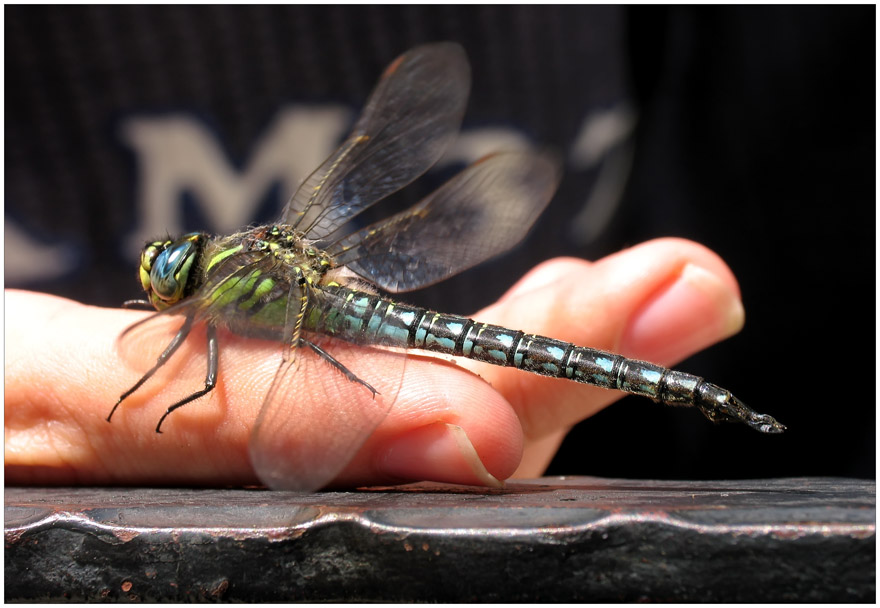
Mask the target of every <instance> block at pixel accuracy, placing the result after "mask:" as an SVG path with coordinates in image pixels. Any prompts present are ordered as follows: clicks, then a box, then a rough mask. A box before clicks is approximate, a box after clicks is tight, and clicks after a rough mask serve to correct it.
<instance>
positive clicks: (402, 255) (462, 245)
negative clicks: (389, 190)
mask: <svg viewBox="0 0 880 608" xmlns="http://www.w3.org/2000/svg"><path fill="white" fill-rule="evenodd" d="M559 176H560V170H559V163H558V162H557V161H556V159H555V158H554V157H552V156H549V155H544V154H538V153H528V152H517V153H502V154H495V155H492V156H488V157H486V158H484V159H482V160H480V161H478V162H477V163H475V164H473V165H472V166H470V167H468V168H467V169H465V170H464V171H462V172H461V173H459V174H458V175H456V176H455V177H454V178H452V179H451V180H450V181H448V182H447V183H446V184H444V185H443V186H441V187H440V188H439V189H437V190H436V191H434V192H433V193H432V194H430V195H429V196H428V197H426V198H425V199H423V200H422V201H421V202H419V203H417V204H416V205H414V206H413V207H411V208H409V209H407V210H405V211H403V212H401V213H398V214H396V215H393V216H391V217H390V218H388V219H387V220H384V221H381V222H378V223H376V224H374V225H372V226H368V227H367V228H364V229H363V230H360V231H358V232H355V233H353V234H351V235H349V236H347V237H345V238H343V239H341V240H340V241H338V242H336V243H334V244H333V245H331V246H329V247H328V251H329V252H330V253H331V255H333V256H334V259H335V260H336V262H337V263H338V264H340V265H345V266H347V267H348V268H350V269H351V270H353V271H354V272H356V273H357V274H359V275H360V276H362V277H364V278H365V279H367V280H369V281H370V282H372V283H375V284H376V285H378V286H379V287H381V288H382V289H384V290H386V291H389V292H392V293H396V292H402V291H409V290H412V289H418V288H421V287H425V286H427V285H430V284H432V283H436V282H438V281H442V280H443V279H445V278H447V277H450V276H452V275H454V274H457V273H459V272H461V271H462V270H465V269H467V268H470V267H471V266H474V265H476V264H479V263H480V262H483V261H485V260H487V259H489V258H491V257H493V256H495V255H498V254H500V253H503V252H504V251H507V250H508V249H510V248H511V247H513V246H514V245H515V244H516V243H518V242H519V241H520V240H522V239H523V237H525V235H526V233H527V232H528V231H529V229H530V228H531V227H532V224H534V222H535V220H536V219H537V218H538V216H539V215H540V214H541V212H542V211H543V210H544V208H545V207H546V206H547V203H549V202H550V199H551V198H552V197H553V193H554V192H555V191H556V187H557V185H558V183H559Z"/></svg>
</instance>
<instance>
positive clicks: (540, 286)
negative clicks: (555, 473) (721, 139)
mask: <svg viewBox="0 0 880 608" xmlns="http://www.w3.org/2000/svg"><path fill="white" fill-rule="evenodd" d="M477 318H479V319H480V320H484V321H488V322H491V323H497V324H499V325H505V326H508V327H512V328H515V329H522V330H524V331H528V332H531V333H537V334H541V335H546V336H550V337H553V338H557V339H561V340H565V341H568V342H573V343H574V344H577V345H580V346H590V347H593V348H599V349H602V350H608V351H612V352H617V353H620V354H623V355H625V356H627V357H631V358H636V359H643V360H650V361H653V362H656V363H659V364H662V365H667V366H668V365H672V364H673V363H675V362H677V361H679V360H681V359H683V358H685V357H687V356H688V355H690V354H693V353H694V352H697V351H698V350H700V349H702V348H705V347H707V346H709V345H711V344H713V343H715V342H717V341H719V340H721V339H723V338H725V337H727V336H730V335H732V334H733V333H736V332H737V331H738V330H739V329H740V328H741V326H742V323H743V318H744V316H743V309H742V304H741V302H740V299H739V289H738V286H737V284H736V280H735V278H734V277H733V274H732V273H731V271H730V270H729V269H728V268H727V266H726V265H725V264H724V262H723V261H722V260H721V259H720V258H719V257H718V256H717V255H715V254H714V253H712V252H711V251H709V250H708V249H706V248H705V247H702V246H700V245H698V244H696V243H692V242H690V241H685V240H681V239H659V240H655V241H651V242H648V243H644V244H642V245H639V246H636V247H633V248H631V249H627V250H625V251H622V252H620V253H617V254H615V255H612V256H609V257H607V258H604V259H602V260H600V261H598V262H596V263H587V262H583V261H580V260H571V259H563V260H553V261H550V262H548V263H546V264H543V265H541V266H540V267H538V268H536V269H535V270H533V271H532V272H531V273H529V275H527V276H526V277H524V278H523V280H522V281H520V282H519V283H517V285H515V286H514V287H513V288H512V289H511V290H510V292H509V293H508V294H506V295H505V296H504V297H503V298H502V299H501V300H500V301H499V302H498V303H497V304H495V305H493V306H491V307H489V308H487V309H486V310H484V311H482V312H480V313H479V314H478V315H477ZM479 373H480V374H481V375H482V376H483V377H485V378H486V379H487V380H489V381H490V382H491V383H492V385H493V386H494V387H495V388H496V389H498V390H499V392H501V394H502V395H504V396H505V397H506V398H507V399H508V400H509V401H510V402H511V404H512V405H513V407H514V408H515V409H516V411H517V413H518V415H519V417H520V420H521V421H522V424H523V431H524V433H525V436H526V456H525V457H524V462H526V463H527V464H528V463H529V462H537V463H539V464H537V465H534V466H533V468H531V469H529V472H530V473H532V474H534V473H535V470H536V468H540V467H543V466H545V465H546V462H547V461H549V457H551V456H552V453H554V452H555V449H556V447H557V446H558V443H559V441H561V439H562V438H563V437H564V435H565V433H566V432H567V430H568V429H569V428H570V427H571V426H572V425H573V424H575V423H577V422H579V421H580V420H583V419H584V418H586V417H588V416H590V415H592V414H593V413H595V412H596V411H598V410H599V409H601V408H603V407H605V406H607V405H608V404H609V403H611V402H613V401H614V400H616V399H618V398H620V396H622V394H621V393H619V392H617V391H608V390H604V389H599V388H595V387H586V386H583V385H578V384H576V383H573V382H566V381H561V380H556V379H549V378H543V377H540V376H536V375H533V374H523V373H522V372H519V371H518V370H514V369H511V368H489V367H488V366H481V367H479ZM539 444H540V449H538V448H537V447H535V446H538V445H539ZM532 448H535V450H536V451H537V452H540V455H539V456H534V455H533V454H532V453H531V452H530V450H531V449H532Z"/></svg>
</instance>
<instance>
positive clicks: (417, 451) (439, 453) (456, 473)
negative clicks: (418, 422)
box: [379, 422, 504, 488]
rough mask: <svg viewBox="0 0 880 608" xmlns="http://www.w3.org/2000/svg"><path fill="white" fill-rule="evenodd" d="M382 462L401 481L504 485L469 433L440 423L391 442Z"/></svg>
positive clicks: (382, 465)
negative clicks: (475, 445)
mask: <svg viewBox="0 0 880 608" xmlns="http://www.w3.org/2000/svg"><path fill="white" fill-rule="evenodd" d="M379 458H380V461H379V468H380V469H381V470H382V471H383V472H384V473H387V474H389V475H392V476H394V477H398V478H400V479H407V480H413V481H440V482H444V483H460V484H465V485H471V486H488V487H492V488H500V487H503V485H504V484H503V483H502V482H501V481H499V480H498V479H496V478H495V477H494V476H492V474H491V473H489V471H488V470H486V467H485V465H484V464H483V461H482V460H480V456H479V454H477V450H476V449H475V448H474V444H473V443H471V440H470V439H468V436H467V433H465V431H464V429H463V428H461V427H460V426H458V425H455V424H447V423H444V422H438V423H435V424H429V425H427V426H423V427H420V428H417V429H415V430H413V431H410V432H409V433H407V434H406V435H404V436H402V437H398V438H397V439H396V440H394V441H393V442H391V443H390V444H389V445H388V446H387V447H386V448H385V451H384V452H383V453H382V455H381V456H380V457H379Z"/></svg>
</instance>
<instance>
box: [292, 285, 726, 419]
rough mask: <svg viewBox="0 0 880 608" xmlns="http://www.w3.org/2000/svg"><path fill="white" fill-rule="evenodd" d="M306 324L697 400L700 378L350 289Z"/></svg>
mask: <svg viewBox="0 0 880 608" xmlns="http://www.w3.org/2000/svg"><path fill="white" fill-rule="evenodd" d="M325 291H326V292H327V293H328V294H329V295H331V297H330V298H329V299H328V301H327V302H326V303H325V305H324V307H323V308H322V309H321V310H317V309H316V310H313V311H312V312H311V314H310V315H309V318H308V319H307V321H306V329H309V330H312V331H317V332H319V333H324V334H327V335H331V336H335V337H337V338H340V339H343V340H346V341H348V342H354V343H358V344H383V345H387V346H395V347H400V348H412V349H420V350H427V351H433V352H439V353H445V354H449V355H453V356H457V357H467V358H468V359H474V360H477V361H484V362H486V363H491V364H493V365H501V366H505V367H516V368H518V369H521V370H525V371H529V372H532V373H535V374H541V375H543V376H551V377H555V378H567V379H569V380H574V381H576V382H581V383H584V384H591V385H594V386H600V387H603V388H608V389H614V390H620V391H625V392H627V393H634V394H637V395H643V396H645V397H650V398H651V399H655V400H658V401H661V402H663V403H667V404H669V405H692V404H693V403H694V400H695V399H696V398H697V396H698V392H699V391H700V390H701V389H705V388H707V387H709V386H713V385H709V384H708V383H705V382H704V381H703V379H702V378H700V377H698V376H694V375H692V374H686V373H684V372H678V371H674V370H669V369H667V368H665V367H662V366H659V365H655V364H653V363H648V362H645V361H636V360H634V359H627V358H626V357H623V356H621V355H615V354H613V353H608V352H605V351H601V350H596V349H593V348H586V347H582V346H575V345H574V344H571V343H568V342H562V341H560V340H554V339H553V338H547V337H544V336H538V335H534V334H527V333H524V332H522V331H515V330H511V329H507V328H505V327H500V326H498V325H489V324H488V323H481V322H477V321H474V320H472V319H469V318H467V317H462V316H458V315H451V314H444V313H438V312H434V311H429V310H426V309H424V308H419V307H416V306H410V305H407V304H400V303H397V302H393V301H391V300H387V299H385V298H382V297H380V296H377V295H373V294H368V293H364V292H360V291H355V290H351V289H348V288H345V287H329V288H325Z"/></svg>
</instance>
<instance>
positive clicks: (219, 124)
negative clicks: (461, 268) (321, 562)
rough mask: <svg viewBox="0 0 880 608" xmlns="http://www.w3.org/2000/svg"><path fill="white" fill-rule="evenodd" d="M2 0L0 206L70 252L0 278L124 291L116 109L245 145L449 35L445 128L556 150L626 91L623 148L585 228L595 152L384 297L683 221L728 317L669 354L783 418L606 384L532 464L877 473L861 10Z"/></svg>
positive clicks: (871, 205) (127, 159)
mask: <svg viewBox="0 0 880 608" xmlns="http://www.w3.org/2000/svg"><path fill="white" fill-rule="evenodd" d="M5 17H6V23H5V26H6V31H5V35H6V36H5V45H6V46H5V50H6V82H5V84H6V97H5V102H6V115H5V127H6V142H5V153H6V154H5V177H6V179H5V212H6V220H7V222H11V223H14V224H15V225H16V226H17V227H19V228H20V229H23V230H24V231H25V232H26V233H27V234H28V236H29V237H30V238H32V239H34V240H37V241H40V242H43V243H47V244H52V243H66V244H69V245H70V246H71V247H72V251H73V253H72V256H73V262H74V268H73V270H72V271H70V272H68V273H66V274H65V275H64V276H62V277H60V278H57V279H54V280H52V281H21V282H18V283H16V284H11V283H7V287H11V286H18V287H26V288H31V289H38V290H42V291H47V292H51V293H55V294H59V295H64V296H67V297H72V298H75V299H78V300H80V301H83V302H88V303H93V304H100V305H105V306H113V305H118V304H119V303H120V302H121V301H123V300H125V299H128V298H130V297H135V296H137V284H136V282H135V280H134V271H133V270H132V266H131V263H130V261H129V260H125V259H123V257H122V254H121V249H122V242H123V235H124V234H126V233H129V232H131V231H132V230H133V226H134V221H135V217H134V215H133V210H132V204H131V201H132V197H133V192H134V188H135V180H136V171H135V166H134V159H133V158H132V156H131V153H130V151H128V150H127V149H126V148H125V147H123V146H122V145H121V144H120V143H119V138H118V135H117V133H116V129H117V128H118V125H119V121H120V120H121V118H123V117H125V116H129V115H132V114H135V113H161V112H166V111H180V110H183V111H186V112H190V113H192V114H194V115H198V116H200V117H202V119H203V120H204V121H205V123H207V124H209V125H211V126H212V128H213V129H214V130H215V132H216V135H217V137H218V138H220V139H221V140H222V141H223V143H224V145H225V147H226V150H227V153H228V155H229V157H230V158H232V159H233V160H235V161H236V162H238V163H242V162H244V160H245V159H246V158H247V155H248V153H249V152H250V146H251V145H252V143H253V141H254V140H255V139H256V138H257V137H258V136H259V134H260V132H261V129H263V128H265V126H266V124H267V122H268V121H269V120H270V119H271V117H272V116H273V113H274V112H275V111H276V110H277V108H278V107H279V105H281V104H284V103H291V102H297V101H311V102H316V101H327V102H333V103H344V104H348V105H350V106H351V107H352V108H358V107H360V105H361V104H362V103H363V101H364V100H365V98H366V95H367V94H368V92H369V90H370V89H371V87H372V85H373V83H374V82H375V80H376V78H377V76H378V75H379V74H380V73H381V70H382V68H383V67H384V66H385V65H386V64H387V63H388V62H389V61H390V60H391V59H392V58H394V57H395V56H396V55H398V54H399V53H401V52H403V51H404V50H406V49H407V48H410V47H412V46H414V45H416V44H418V43H420V42H425V41H432V40H456V41H458V42H460V43H461V44H463V45H464V47H465V49H466V50H467V52H468V55H469V57H470V60H471V62H472V64H473V77H474V84H473V93H472V97H471V102H470V104H469V107H468V113H467V115H466V118H465V128H467V127H469V126H470V127H475V126H480V125H504V124H509V125H514V126H516V127H517V128H518V129H521V130H522V131H524V132H525V133H527V134H528V135H529V136H530V137H531V138H533V140H534V141H536V142H540V143H542V144H546V145H550V146H553V147H555V148H557V149H559V150H562V151H566V150H569V149H570V147H571V145H572V143H573V141H574V140H575V137H576V135H577V132H578V130H579V129H580V127H581V125H582V123H583V120H584V117H585V116H586V115H587V114H588V112H589V111H590V110H591V109H595V108H602V107H608V106H611V105H614V104H616V103H619V102H621V101H623V100H626V99H630V100H631V101H633V102H634V103H635V106H636V107H637V108H638V111H639V123H638V127H637V130H636V133H635V140H634V142H635V157H634V164H633V167H632V173H631V176H630V179H629V182H628V185H627V189H626V191H625V194H624V196H623V199H622V202H621V205H620V206H619V208H618V209H617V211H616V213H615V215H614V216H613V218H612V220H611V223H610V225H609V226H608V227H607V229H604V230H603V231H602V234H601V235H600V237H599V238H598V239H596V240H594V241H593V242H591V243H589V244H588V245H582V244H576V243H575V242H574V241H573V240H572V239H571V238H570V234H569V233H568V232H567V230H566V228H567V226H568V225H569V224H570V219H571V217H572V216H573V214H574V213H576V211H577V210H578V209H579V207H580V205H582V204H583V201H584V200H585V199H586V197H587V194H588V192H589V189H590V187H591V186H592V185H593V183H594V181H595V178H596V174H595V171H592V170H588V169H578V168H576V167H567V174H566V177H565V179H564V181H563V184H562V186H561V189H560V192H559V195H558V196H557V197H556V199H555V200H554V202H553V203H552V204H551V207H550V209H549V210H548V212H547V213H546V214H545V216H544V217H543V218H542V219H541V220H540V221H539V222H538V225H537V226H536V229H535V230H534V231H533V233H532V234H531V236H530V237H529V239H528V241H527V242H526V243H525V244H524V245H523V246H522V247H520V248H518V249H517V250H516V251H514V252H513V253H511V254H510V255H508V256H505V257H504V258H502V259H501V260H497V261H495V262H492V263H490V264H487V265H484V266H482V267H480V268H477V269H474V270H472V271H469V272H467V273H464V274H463V275H461V276H460V277H456V278H455V279H453V280H451V281H449V282H447V283H445V284H444V286H443V287H442V288H436V289H429V290H426V291H425V292H422V293H418V294H412V297H408V298H407V299H409V300H411V301H415V303H419V304H423V305H427V306H431V307H436V308H438V309H440V310H448V311H450V312H459V313H464V314H467V313H471V312H473V311H475V310H477V309H478V308H479V307H481V306H484V305H486V304H488V303H490V302H491V301H493V300H494V299H495V298H497V297H498V295H500V294H501V293H502V292H503V291H504V290H505V289H506V288H507V287H509V286H510V285H511V284H512V283H513V282H514V281H515V280H516V279H517V278H518V277H520V276H521V275H522V274H523V273H524V272H525V271H526V270H527V269H529V268H530V267H532V266H533V265H535V264H536V263H538V262H539V261H541V260H543V259H546V258H550V257H553V256H557V255H576V256H581V257H585V258H589V259H595V258H598V257H601V256H603V255H607V254H609V253H611V252H614V251H616V250H618V249H620V248H623V247H626V246H628V245H631V244H635V243H637V242H640V241H643V240H646V239H650V238H653V237H657V236H670V235H674V236H682V237H686V238H691V239H694V240H697V241H699V242H702V243H704V244H706V245H707V246H709V247H710V248H712V249H714V250H715V251H717V252H718V253H719V254H720V255H721V256H722V257H723V258H724V259H725V260H726V261H727V262H728V263H729V264H730V266H731V267H732V269H733V270H734V272H735V274H736V275H737V277H738V278H739V280H740V284H741V288H742V294H743V300H744V303H745V307H746V311H747V323H746V327H745V329H744V331H743V332H742V333H741V334H740V335H738V336H736V337H734V338H732V339H731V340H728V341H726V342H724V343H722V344H719V345H717V346H715V347H713V348H712V349H710V350H709V351H707V352H705V353H702V354H700V355H698V356H696V357H693V358H692V359H690V360H689V361H686V362H684V363H682V364H681V365H679V366H678V368H680V369H683V370H686V371H691V372H693V373H697V374H700V375H703V376H705V377H707V378H709V379H710V380H712V381H713V382H716V383H718V384H720V385H722V386H725V387H728V388H730V389H731V390H733V391H734V392H735V394H737V395H738V396H740V397H741V398H743V399H744V400H746V401H747V402H748V403H750V404H751V405H753V406H754V407H755V408H756V409H758V410H760V411H765V412H768V413H771V414H773V415H774V416H777V417H778V418H779V419H780V420H781V421H783V422H784V423H785V424H787V425H788V426H789V429H790V430H789V431H788V432H787V433H786V434H785V435H783V436H773V437H767V436H760V435H758V434H756V433H753V432H751V431H749V430H748V429H745V428H742V427H737V426H732V425H731V426H720V427H714V426H712V425H710V424H708V423H707V422H706V421H705V420H704V419H703V418H702V417H701V416H699V415H697V414H695V413H693V412H688V411H684V410H669V409H665V408H660V407H657V406H655V405H653V404H652V403H650V402H649V401H647V400H642V399H635V398H627V399H625V400H624V401H622V402H620V403H618V404H616V405H614V406H612V407H610V408H608V409H607V410H605V411H603V412H602V413H600V414H598V415H597V416H595V417H594V418H592V419H590V420H589V421H587V422H586V423H584V424H581V425H580V426H579V427H578V428H577V429H575V431H573V433H572V434H571V436H570V437H569V439H568V440H567V441H566V443H565V445H564V446H563V448H562V450H561V451H560V453H559V456H558V457H557V459H556V460H555V461H554V463H553V466H552V467H551V469H550V473H571V474H594V475H603V476H624V477H632V478H652V477H653V478H695V479H699V478H737V477H763V476H796V475H846V476H858V477H874V475H875V416H876V388H875V387H876V377H875V329H876V328H875V305H876V302H875V273H876V268H875V261H874V260H875V257H874V251H875V219H876V218H875V209H876V206H875V205H876V203H875V198H874V196H875V180H874V168H875V160H876V159H875V140H874V134H875V127H876V125H875V123H874V117H875V111H874V110H875V81H874V75H875V26H874V24H875V20H874V8H873V7H868V6H859V7H819V6H809V7H794V6H786V7H755V6H745V7H674V8H661V7H636V8H625V7H594V6H588V7H574V6H566V7H557V6H546V7H529V6H517V7H501V6H492V7H479V6H467V7H453V6H448V7H406V6H393V7H373V6H346V7H332V6H320V7H302V6H294V7H280V6H274V7H207V6H205V7H172V6H163V7H112V6H95V7H51V6H43V7H25V6H8V7H5ZM423 193H424V190H419V188H418V187H416V188H415V189H413V190H412V191H411V193H410V194H409V197H410V199H411V200H415V199H416V198H417V197H418V196H419V195H420V194H423ZM287 194H288V193H283V197H286V196H287ZM193 228H204V226H198V225H197V226H193ZM8 247H9V245H8V244H7V250H6V258H7V261H6V265H7V269H8V268H9V264H10V261H9V260H10V255H11V252H10V251H9V249H8ZM12 253H14V252H12ZM6 322H7V323H8V322H14V320H10V319H8V318H7V319H6Z"/></svg>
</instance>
